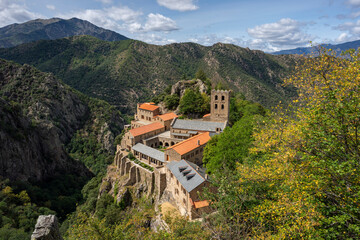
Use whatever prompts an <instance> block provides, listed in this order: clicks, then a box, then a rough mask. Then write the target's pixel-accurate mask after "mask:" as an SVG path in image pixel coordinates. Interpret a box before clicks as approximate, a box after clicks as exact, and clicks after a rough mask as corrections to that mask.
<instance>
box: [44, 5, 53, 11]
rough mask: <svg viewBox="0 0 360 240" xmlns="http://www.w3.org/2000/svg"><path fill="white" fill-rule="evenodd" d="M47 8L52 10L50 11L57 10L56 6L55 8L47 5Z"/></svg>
mask: <svg viewBox="0 0 360 240" xmlns="http://www.w3.org/2000/svg"><path fill="white" fill-rule="evenodd" d="M46 8H47V9H50V10H55V6H54V5H46Z"/></svg>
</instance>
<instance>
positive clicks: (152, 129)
mask: <svg viewBox="0 0 360 240" xmlns="http://www.w3.org/2000/svg"><path fill="white" fill-rule="evenodd" d="M153 126H155V128H151V127H153ZM162 127H164V125H163V124H162V123H160V122H154V123H150V124H148V125H144V126H141V127H137V128H133V129H130V130H129V132H130V133H131V134H132V135H133V136H134V137H135V136H138V135H142V134H145V133H148V132H151V131H154V130H157V129H160V128H162ZM139 128H142V129H146V132H143V133H141V134H137V131H138V129H139ZM149 128H150V129H149ZM134 130H135V131H134ZM134 132H135V133H134Z"/></svg>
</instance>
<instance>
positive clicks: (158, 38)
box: [136, 33, 176, 45]
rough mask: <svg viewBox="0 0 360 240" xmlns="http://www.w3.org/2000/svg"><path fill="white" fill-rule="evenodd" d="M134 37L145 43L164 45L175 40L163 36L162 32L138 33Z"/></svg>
mask: <svg viewBox="0 0 360 240" xmlns="http://www.w3.org/2000/svg"><path fill="white" fill-rule="evenodd" d="M136 38H137V39H139V40H141V41H144V42H146V43H151V44H157V45H165V44H171V43H175V42H176V40H174V39H169V38H167V37H165V36H163V35H162V34H154V33H152V34H140V35H138V36H137V37H136Z"/></svg>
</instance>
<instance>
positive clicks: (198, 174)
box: [166, 160, 206, 192]
mask: <svg viewBox="0 0 360 240" xmlns="http://www.w3.org/2000/svg"><path fill="white" fill-rule="evenodd" d="M166 167H167V168H168V169H169V170H170V171H171V172H172V174H174V176H175V177H176V179H177V180H178V181H179V182H180V183H181V185H182V186H183V187H184V188H185V190H186V191H187V192H191V191H192V190H194V189H195V188H196V187H197V186H199V185H200V184H202V183H203V182H205V181H206V180H205V170H204V169H203V168H199V170H196V168H197V165H196V164H194V163H191V162H188V161H185V160H181V161H179V162H178V161H172V162H169V163H168V164H167V165H166ZM180 169H182V170H183V171H180ZM189 170H190V171H189ZM184 172H186V173H187V174H186V175H184V174H183V173H184ZM192 174H194V176H193V177H192V178H190V179H188V176H191V175H192Z"/></svg>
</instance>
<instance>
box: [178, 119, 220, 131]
mask: <svg viewBox="0 0 360 240" xmlns="http://www.w3.org/2000/svg"><path fill="white" fill-rule="evenodd" d="M171 126H172V127H173V128H179V129H187V130H193V131H207V132H216V128H220V129H221V131H223V130H224V128H225V127H226V122H209V121H199V120H184V119H175V120H174V121H173V122H172V125H171Z"/></svg>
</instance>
